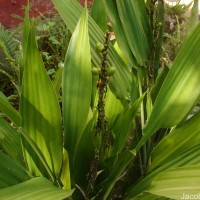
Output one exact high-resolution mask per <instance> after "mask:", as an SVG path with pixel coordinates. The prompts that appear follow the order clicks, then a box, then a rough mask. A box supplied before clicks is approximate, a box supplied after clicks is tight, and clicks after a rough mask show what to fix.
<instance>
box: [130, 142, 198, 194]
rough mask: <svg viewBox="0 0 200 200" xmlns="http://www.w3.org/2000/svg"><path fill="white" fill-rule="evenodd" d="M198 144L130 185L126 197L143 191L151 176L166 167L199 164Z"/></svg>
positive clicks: (148, 184) (150, 180)
mask: <svg viewBox="0 0 200 200" xmlns="http://www.w3.org/2000/svg"><path fill="white" fill-rule="evenodd" d="M199 154H200V144H198V145H196V146H194V147H192V148H191V149H189V150H187V151H185V152H183V153H182V154H180V155H179V156H177V157H175V158H174V159H172V160H169V161H168V162H166V163H165V164H164V165H161V166H160V167H159V168H157V169H155V170H154V171H152V172H150V173H149V174H147V175H146V176H145V177H144V178H142V179H141V180H140V181H139V182H138V183H137V184H136V185H135V184H134V185H133V186H130V188H129V189H128V191H127V196H128V197H135V196H137V195H138V194H140V193H141V192H144V191H146V190H147V189H148V187H149V186H150V184H151V182H152V180H153V178H154V177H155V176H156V175H158V174H159V173H161V172H164V171H166V170H168V169H172V168H177V167H183V166H191V165H199V164H200V157H199Z"/></svg>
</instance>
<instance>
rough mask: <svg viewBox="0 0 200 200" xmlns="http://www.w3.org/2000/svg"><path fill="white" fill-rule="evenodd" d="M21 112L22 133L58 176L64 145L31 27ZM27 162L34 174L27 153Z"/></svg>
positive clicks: (55, 101) (50, 87)
mask: <svg viewBox="0 0 200 200" xmlns="http://www.w3.org/2000/svg"><path fill="white" fill-rule="evenodd" d="M25 39H26V38H25ZM20 112H21V116H22V127H23V130H24V131H25V133H27V134H28V136H29V137H30V138H31V139H32V140H33V141H34V142H35V143H36V144H37V146H38V148H39V149H40V150H41V151H42V153H43V154H44V157H45V159H46V161H47V163H48V165H49V167H50V168H51V170H52V171H53V173H54V174H56V176H59V173H60V169H61V164H62V144H63V142H62V125H61V113H60V107H59V103H58V99H57V95H56V93H55V90H54V88H53V85H52V83H51V80H50V79H49V77H48V75H47V73H46V70H45V68H44V64H43V61H42V58H41V55H40V53H39V51H38V49H37V44H36V39H35V32H34V27H33V26H32V27H31V29H30V30H29V34H28V43H27V52H26V59H25V65H24V73H23V84H22V94H21V101H20ZM26 160H27V163H28V167H29V169H30V171H31V173H33V174H37V172H38V170H37V168H36V166H35V165H34V162H33V161H32V159H31V157H30V156H29V155H28V154H26Z"/></svg>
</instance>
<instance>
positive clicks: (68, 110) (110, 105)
mask: <svg viewBox="0 0 200 200" xmlns="http://www.w3.org/2000/svg"><path fill="white" fill-rule="evenodd" d="M52 2H53V3H54V5H55V7H56V9H57V10H58V12H59V13H60V15H61V17H62V18H63V20H64V21H65V23H66V25H67V27H68V28H69V29H70V31H71V32H72V33H73V34H72V38H71V40H70V43H69V47H68V50H67V53H66V57H65V62H64V69H63V73H62V76H61V72H60V71H59V72H58V74H57V76H56V81H54V82H53V84H52V82H51V80H50V79H49V77H48V75H47V73H46V71H45V68H44V64H43V61H42V59H41V56H40V53H39V51H38V49H37V44H36V40H35V33H34V26H33V23H32V22H30V20H29V19H28V14H27V13H28V10H27V11H26V17H25V22H24V24H25V27H24V34H23V64H22V68H21V69H20V70H21V77H22V86H21V88H22V91H21V96H20V112H18V111H16V110H15V109H14V108H13V107H12V106H11V105H10V104H9V103H8V101H7V99H6V97H5V96H4V95H3V94H2V93H1V94H0V100H1V104H0V109H1V111H2V113H3V114H4V116H6V118H5V117H4V118H3V117H1V118H0V121H1V123H0V144H1V146H0V149H1V152H0V157H1V159H0V170H1V171H3V172H4V173H0V188H1V189H0V194H1V198H2V199H9V198H10V199H20V200H21V199H27V198H28V199H42V198H43V199H56V200H57V199H64V198H69V199H74V200H80V199H101V200H102V199H103V200H109V199H127V200H128V199H180V198H182V197H183V198H184V197H187V195H195V194H197V193H198V191H199V189H200V186H199V185H200V178H199V177H200V170H199V166H200V159H199V153H200V137H199V132H200V123H199V121H200V113H199V112H195V113H193V114H192V115H191V111H192V110H193V108H194V107H195V106H196V104H197V103H198V102H199V98H200V84H199V80H200V68H199V62H200V57H199V53H200V50H199V45H200V25H199V24H197V25H195V26H191V27H192V28H191V32H190V33H188V35H187V37H186V38H185V41H184V43H183V45H182V47H181V49H180V51H179V53H178V55H177V57H176V59H175V61H174V63H173V65H172V66H171V67H170V68H169V67H168V66H166V65H164V67H163V68H161V67H160V63H159V62H160V55H161V47H162V46H161V42H162V35H163V20H164V19H163V16H164V2H163V1H162V0H159V1H153V0H148V1H144V0H141V1H135V0H130V1H121V0H107V1H100V0H95V1H94V5H93V10H92V11H91V16H89V15H88V14H87V10H86V8H85V9H83V8H82V7H81V6H80V5H79V4H78V2H77V1H75V0H52ZM195 3H198V1H195ZM95 13H101V14H102V17H99V18H98V17H96V16H95ZM106 13H107V15H108V17H109V23H111V24H112V28H113V32H114V35H115V37H116V41H115V44H114V45H113V41H112V42H110V36H111V34H110V33H109V32H108V31H106V32H105V30H106V29H107V21H106V20H107V17H106V16H104V15H106ZM194 16H195V15H194V13H193V17H194ZM92 17H93V18H92ZM193 22H194V20H193ZM60 87H61V88H62V105H61V108H60V105H59V95H60V93H59V89H60ZM61 109H62V112H61ZM8 120H9V121H11V122H12V123H8V122H9V121H8ZM188 185H189V186H188ZM73 189H75V191H73ZM36 191H37V193H36ZM33 194H34V195H33ZM184 195H186V196H184Z"/></svg>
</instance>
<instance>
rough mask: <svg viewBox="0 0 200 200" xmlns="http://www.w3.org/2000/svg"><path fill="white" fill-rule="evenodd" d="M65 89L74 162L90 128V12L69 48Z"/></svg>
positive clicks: (67, 130)
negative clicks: (76, 152)
mask: <svg viewBox="0 0 200 200" xmlns="http://www.w3.org/2000/svg"><path fill="white" fill-rule="evenodd" d="M62 85H63V90H62V94H63V96H62V100H63V120H64V132H65V141H64V145H65V147H66V149H67V150H68V153H69V157H70V159H71V158H73V156H74V152H75V149H76V147H77V144H78V142H79V140H80V138H81V135H82V133H83V130H84V128H85V126H86V122H87V117H88V113H89V108H90V101H91V94H92V73H91V56H90V43H89V35H88V14H87V10H86V8H85V10H84V12H83V14H82V16H81V18H80V20H79V22H78V24H77V27H76V29H75V31H74V33H73V35H72V38H71V40H70V43H69V46H68V51H67V54H66V57H65V64H64V71H63V83H62Z"/></svg>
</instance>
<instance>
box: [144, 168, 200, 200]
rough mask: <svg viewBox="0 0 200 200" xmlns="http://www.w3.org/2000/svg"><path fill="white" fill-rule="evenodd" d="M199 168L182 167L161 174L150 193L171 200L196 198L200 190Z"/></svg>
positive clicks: (156, 178)
mask: <svg viewBox="0 0 200 200" xmlns="http://www.w3.org/2000/svg"><path fill="white" fill-rule="evenodd" d="M199 167H200V165H194V166H187V167H180V168H174V169H170V170H167V171H165V172H163V173H160V174H159V175H157V176H156V177H155V179H154V180H153V182H152V184H151V186H150V189H149V190H148V191H149V192H151V193H152V194H156V195H159V196H164V197H168V198H170V199H187V198H188V197H189V199H190V197H195V198H196V197H198V195H199V190H200V170H199ZM194 195H195V196H194Z"/></svg>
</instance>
